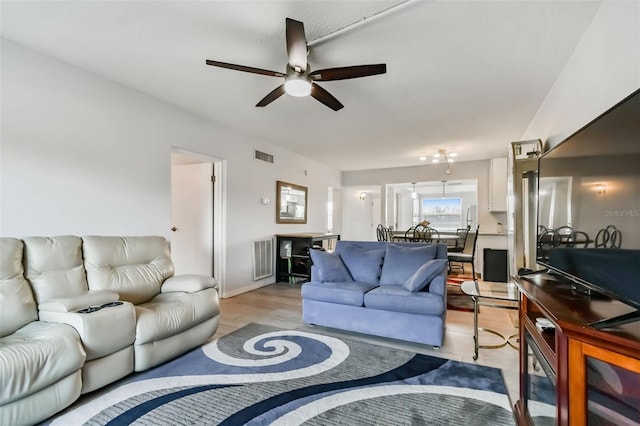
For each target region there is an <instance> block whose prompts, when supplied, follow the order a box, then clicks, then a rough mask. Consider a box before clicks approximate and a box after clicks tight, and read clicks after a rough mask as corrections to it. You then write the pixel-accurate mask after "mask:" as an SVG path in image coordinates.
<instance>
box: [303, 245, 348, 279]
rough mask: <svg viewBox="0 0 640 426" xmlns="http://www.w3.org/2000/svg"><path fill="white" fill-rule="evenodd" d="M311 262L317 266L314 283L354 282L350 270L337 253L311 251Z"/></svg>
mask: <svg viewBox="0 0 640 426" xmlns="http://www.w3.org/2000/svg"><path fill="white" fill-rule="evenodd" d="M309 255H310V256H311V261H312V262H313V266H315V269H314V272H316V274H315V275H314V281H320V282H325V281H329V282H345V281H353V278H352V277H351V274H349V270H347V267H346V266H344V263H343V262H342V259H341V258H340V256H339V255H337V254H336V253H331V252H328V251H323V250H309Z"/></svg>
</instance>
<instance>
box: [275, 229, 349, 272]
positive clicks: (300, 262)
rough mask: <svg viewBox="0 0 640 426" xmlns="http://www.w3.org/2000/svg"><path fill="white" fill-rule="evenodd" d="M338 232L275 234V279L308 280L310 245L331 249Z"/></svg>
mask: <svg viewBox="0 0 640 426" xmlns="http://www.w3.org/2000/svg"><path fill="white" fill-rule="evenodd" d="M339 239H340V235H339V234H327V233H321V232H310V233H302V234H276V244H277V247H278V257H277V259H276V279H277V280H278V281H290V282H291V281H296V282H298V281H308V280H309V279H310V278H311V257H310V256H309V250H310V249H311V248H312V247H318V248H324V249H328V250H333V249H334V248H335V242H336V241H337V240H339Z"/></svg>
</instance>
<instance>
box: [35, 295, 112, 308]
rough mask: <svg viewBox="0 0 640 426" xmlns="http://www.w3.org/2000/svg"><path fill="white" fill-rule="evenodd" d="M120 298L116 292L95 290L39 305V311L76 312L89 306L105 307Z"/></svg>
mask: <svg viewBox="0 0 640 426" xmlns="http://www.w3.org/2000/svg"><path fill="white" fill-rule="evenodd" d="M119 298H120V296H119V295H118V293H116V292H115V291H109V290H94V291H91V290H90V291H88V292H86V293H83V294H81V295H77V296H72V297H60V298H57V299H51V300H47V301H45V302H42V303H40V304H38V310H39V311H46V312H74V311H77V310H78V309H83V308H87V307H89V306H97V305H104V304H105V303H110V302H115V301H116V300H118V299H119Z"/></svg>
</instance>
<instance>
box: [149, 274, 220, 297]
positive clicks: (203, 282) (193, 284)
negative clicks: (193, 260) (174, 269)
mask: <svg viewBox="0 0 640 426" xmlns="http://www.w3.org/2000/svg"><path fill="white" fill-rule="evenodd" d="M207 288H218V282H217V281H216V279H215V278H213V277H208V276H206V275H194V274H185V275H176V276H173V277H170V278H167V279H166V280H165V282H164V283H162V287H161V288H160V292H161V293H173V292H185V293H197V292H198V291H201V290H204V289H207Z"/></svg>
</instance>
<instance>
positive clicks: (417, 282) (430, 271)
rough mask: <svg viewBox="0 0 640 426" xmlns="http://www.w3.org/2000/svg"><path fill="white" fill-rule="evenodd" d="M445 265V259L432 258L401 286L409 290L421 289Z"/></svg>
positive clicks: (439, 272)
mask: <svg viewBox="0 0 640 426" xmlns="http://www.w3.org/2000/svg"><path fill="white" fill-rule="evenodd" d="M446 267H447V259H433V260H430V261H428V262H427V263H425V264H424V265H422V266H421V267H419V268H418V270H417V271H416V272H415V273H414V274H413V275H411V276H410V277H409V279H408V280H407V281H405V283H404V284H403V287H404V288H406V289H407V290H409V291H411V292H416V291H421V290H422V289H424V288H425V287H427V286H428V285H429V284H430V283H431V281H433V279H434V278H435V277H437V276H438V275H440V274H441V273H442V272H443V271H444V269H445V268H446Z"/></svg>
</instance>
